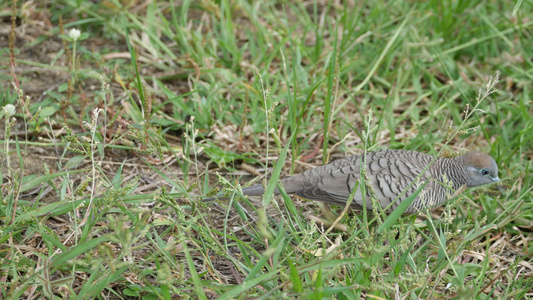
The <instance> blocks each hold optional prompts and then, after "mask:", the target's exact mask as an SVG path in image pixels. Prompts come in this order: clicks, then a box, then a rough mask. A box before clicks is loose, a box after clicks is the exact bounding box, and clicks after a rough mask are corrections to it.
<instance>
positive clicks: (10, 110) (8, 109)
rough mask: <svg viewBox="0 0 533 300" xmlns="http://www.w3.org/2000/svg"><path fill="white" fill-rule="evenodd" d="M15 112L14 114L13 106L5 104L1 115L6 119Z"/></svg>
mask: <svg viewBox="0 0 533 300" xmlns="http://www.w3.org/2000/svg"><path fill="white" fill-rule="evenodd" d="M15 112H16V108H15V105H13V104H7V105H6V106H4V108H3V113H4V115H5V116H6V117H7V118H9V117H11V116H13V115H14V114H15Z"/></svg>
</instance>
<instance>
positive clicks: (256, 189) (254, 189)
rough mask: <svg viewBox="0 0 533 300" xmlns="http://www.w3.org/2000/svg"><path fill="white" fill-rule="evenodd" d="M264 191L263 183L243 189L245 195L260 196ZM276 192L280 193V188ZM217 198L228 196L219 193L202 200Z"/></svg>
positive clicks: (207, 200)
mask: <svg viewBox="0 0 533 300" xmlns="http://www.w3.org/2000/svg"><path fill="white" fill-rule="evenodd" d="M264 193H265V189H264V188H263V185H262V184H256V185H252V186H250V187H247V188H245V189H243V190H242V194H243V195H245V196H259V195H263V194H264ZM274 194H279V190H278V188H276V190H275V191H274ZM216 199H228V197H225V196H222V195H219V196H213V197H208V198H204V199H202V201H203V202H209V201H213V200H216Z"/></svg>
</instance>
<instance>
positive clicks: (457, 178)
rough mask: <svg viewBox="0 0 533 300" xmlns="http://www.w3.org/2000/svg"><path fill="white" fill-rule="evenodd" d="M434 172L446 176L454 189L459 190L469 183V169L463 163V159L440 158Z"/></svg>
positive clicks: (434, 166)
mask: <svg viewBox="0 0 533 300" xmlns="http://www.w3.org/2000/svg"><path fill="white" fill-rule="evenodd" d="M433 170H435V171H437V172H438V173H440V175H441V176H442V174H446V177H447V178H448V180H450V181H452V182H453V186H452V188H453V189H454V190H458V189H459V188H461V187H462V186H463V185H465V184H466V183H467V182H468V179H467V178H468V174H467V172H468V171H467V169H466V167H465V166H464V164H463V162H462V161H461V157H460V156H458V157H452V158H439V159H438V160H437V161H436V162H435V164H434V165H433Z"/></svg>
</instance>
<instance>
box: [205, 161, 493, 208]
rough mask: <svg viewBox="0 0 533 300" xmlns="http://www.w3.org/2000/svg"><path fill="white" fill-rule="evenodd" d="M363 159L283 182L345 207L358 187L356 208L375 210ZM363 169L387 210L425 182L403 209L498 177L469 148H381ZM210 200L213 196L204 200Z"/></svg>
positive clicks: (290, 189) (293, 190) (255, 189)
mask: <svg viewBox="0 0 533 300" xmlns="http://www.w3.org/2000/svg"><path fill="white" fill-rule="evenodd" d="M362 159H363V155H355V156H351V157H347V158H344V159H340V160H336V161H334V162H331V163H329V164H327V165H324V166H320V167H316V168H314V169H310V170H307V171H305V172H303V173H300V174H297V175H293V176H290V177H287V178H284V179H282V180H281V184H282V185H283V188H284V189H285V191H286V192H287V193H289V194H296V195H298V196H300V197H302V198H305V199H309V200H318V201H322V202H326V203H331V204H336V205H341V206H343V205H345V204H346V202H347V200H348V197H349V196H350V192H351V191H352V189H354V188H355V187H357V191H356V192H355V195H354V199H353V201H352V204H351V205H352V207H354V208H357V209H362V208H363V201H366V208H367V209H372V202H371V199H370V191H369V189H368V188H367V189H366V190H367V194H366V195H365V197H363V194H362V192H361V188H360V187H359V182H360V181H359V177H360V174H361V160H362ZM365 172H366V178H367V181H369V182H367V183H366V184H367V185H368V184H371V186H372V190H373V191H374V193H375V194H374V196H375V198H376V199H377V200H378V201H379V203H380V205H381V207H382V208H386V207H388V206H389V205H390V204H391V203H393V202H394V204H393V205H391V206H390V207H389V209H388V211H392V210H394V209H395V208H396V207H397V206H398V205H399V204H400V203H401V202H402V201H404V200H405V199H406V198H407V197H409V196H410V195H411V194H413V193H414V192H415V191H416V190H417V189H418V187H419V186H421V185H423V184H424V183H425V182H427V184H426V186H425V187H424V189H423V191H422V192H421V193H420V194H419V195H418V196H417V198H416V199H415V200H414V201H413V202H412V203H411V205H410V206H409V207H408V208H407V209H406V210H405V213H414V212H418V211H420V210H422V209H424V208H431V207H434V206H436V205H440V204H442V203H444V202H445V201H446V200H447V199H448V195H451V194H453V192H454V191H455V190H458V189H459V188H461V187H462V186H466V187H474V186H479V185H483V184H488V183H491V182H495V181H499V180H500V179H499V178H498V166H497V165H496V162H495V161H494V159H492V157H490V156H489V155H487V154H485V153H481V152H468V153H465V154H463V155H461V156H457V157H453V158H440V157H439V158H435V157H434V156H431V155H427V154H424V153H420V152H417V151H409V150H380V151H375V152H369V153H367V154H366V169H365ZM446 179H447V182H448V183H447V182H446ZM413 182H414V183H413ZM412 183H413V184H412ZM404 191H405V193H404ZM263 193H264V188H263V186H262V185H254V186H251V187H249V188H245V189H243V194H244V195H249V196H255V195H262V194H263ZM274 193H275V194H279V190H278V189H277V188H276V190H275V191H274ZM212 199H214V198H208V199H205V200H206V201H208V200H212ZM363 199H364V200H363Z"/></svg>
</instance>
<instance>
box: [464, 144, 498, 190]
mask: <svg viewBox="0 0 533 300" xmlns="http://www.w3.org/2000/svg"><path fill="white" fill-rule="evenodd" d="M461 160H462V162H463V164H464V165H465V166H466V169H467V170H468V178H467V182H466V186H468V187H474V186H478V185H483V184H488V183H492V182H496V181H500V178H498V166H497V165H496V162H495V161H494V159H493V158H492V157H490V156H489V155H487V154H485V153H482V152H468V153H465V154H463V155H462V156H461Z"/></svg>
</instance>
